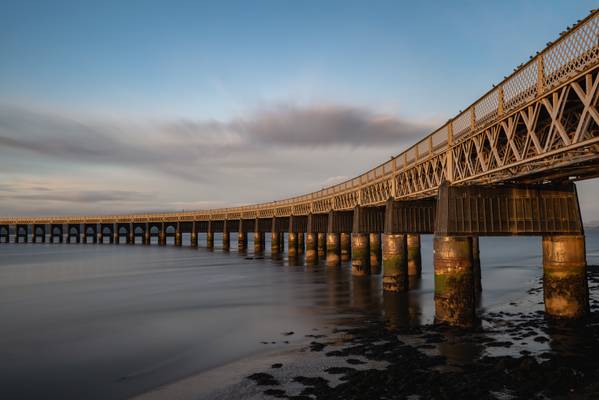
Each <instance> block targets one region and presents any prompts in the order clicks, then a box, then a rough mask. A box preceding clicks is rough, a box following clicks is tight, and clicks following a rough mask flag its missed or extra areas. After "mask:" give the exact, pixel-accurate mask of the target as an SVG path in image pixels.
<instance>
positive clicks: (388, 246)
mask: <svg viewBox="0 0 599 400" xmlns="http://www.w3.org/2000/svg"><path fill="white" fill-rule="evenodd" d="M407 247H408V244H407V238H406V235H404V234H397V233H388V234H384V235H383V290H384V291H386V292H405V291H407V290H408V288H409V281H408V251H407Z"/></svg>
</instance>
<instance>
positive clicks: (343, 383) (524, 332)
mask: <svg viewBox="0 0 599 400" xmlns="http://www.w3.org/2000/svg"><path fill="white" fill-rule="evenodd" d="M589 287H590V292H591V314H590V316H589V317H588V319H587V320H586V321H584V322H579V323H565V322H563V321H555V320H548V319H546V318H545V316H544V313H543V312H542V311H539V310H536V311H533V312H528V313H523V312H518V311H517V310H518V308H519V307H518V304H510V305H511V306H513V309H514V310H515V311H498V312H483V313H482V314H481V315H480V325H479V327H478V328H477V329H476V330H474V331H463V330H459V329H454V328H449V327H446V326H440V325H424V326H413V327H410V326H408V327H405V326H404V327H400V326H396V325H397V324H396V323H394V321H392V320H389V319H388V318H385V319H377V318H375V319H372V320H370V321H368V322H367V323H366V324H364V323H361V324H360V326H356V327H351V326H350V327H346V328H337V329H336V330H335V331H334V333H333V334H331V335H327V336H324V337H323V336H319V335H315V336H316V337H315V338H314V340H313V341H312V342H311V343H310V345H309V346H308V347H306V349H305V351H307V352H311V353H313V354H314V355H315V356H318V357H324V358H326V359H329V360H333V359H334V360H335V363H334V364H335V366H332V367H331V366H329V367H326V363H325V366H324V367H323V368H322V370H320V371H318V370H314V369H313V370H311V371H308V372H307V373H306V374H304V375H302V374H295V375H293V376H291V375H284V374H283V375H281V374H280V373H279V371H280V370H281V368H284V365H283V364H281V363H278V364H273V365H272V366H271V367H270V368H269V369H267V370H263V371H259V372H256V373H254V374H251V375H249V376H248V377H247V379H248V380H249V381H250V382H252V385H255V389H256V388H259V389H260V390H261V393H262V396H263V397H266V398H284V399H294V400H308V399H317V400H324V399H344V400H345V399H448V400H449V399H452V400H453V399H599V301H598V296H597V293H596V292H597V288H598V287H599V267H590V268H589ZM535 296H536V298H539V297H540V296H542V293H541V286H540V284H539V286H538V287H536V288H534V289H532V290H531V292H530V293H529V297H532V298H535ZM340 338H341V339H340ZM371 363H374V364H376V365H377V367H376V368H371V367H369V365H370V364H371ZM381 365H382V366H383V367H380V366H381ZM298 386H299V389H298ZM289 388H292V389H293V390H290V389H289Z"/></svg>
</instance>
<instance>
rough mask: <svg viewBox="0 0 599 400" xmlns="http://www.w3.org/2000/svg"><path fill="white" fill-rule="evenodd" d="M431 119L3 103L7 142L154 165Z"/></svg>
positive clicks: (397, 133) (329, 141) (364, 138)
mask: <svg viewBox="0 0 599 400" xmlns="http://www.w3.org/2000/svg"><path fill="white" fill-rule="evenodd" d="M429 130H431V127H429V126H425V125H419V124H415V123H412V122H408V121H405V120H402V119H399V118H396V117H391V116H385V115H377V114H375V113H373V112H371V111H369V110H365V109H360V108H357V107H344V106H322V107H295V106H274V107H272V108H270V109H262V110H259V111H256V112H255V113H253V114H252V115H249V116H246V117H240V118H235V119H232V120H231V121H225V122H221V121H193V120H175V121H159V122H150V121H134V122H131V121H124V120H121V121H118V120H117V121H111V122H107V121H98V120H97V119H93V118H91V117H86V116H78V117H72V116H67V115H61V114H58V113H45V112H39V111H33V110H28V109H24V108H18V107H11V106H0V148H11V149H13V150H19V151H27V152H31V153H36V154H38V155H43V156H46V157H51V158H58V159H61V160H74V161H78V162H85V163H108V164H112V163H117V164H121V165H153V166H155V167H157V168H159V169H162V170H164V171H165V172H169V171H172V172H174V173H175V172H176V173H177V174H180V173H181V171H180V169H179V168H174V165H173V164H181V163H196V162H197V161H198V160H199V159H206V158H208V159H215V158H217V157H221V156H229V155H236V154H239V153H243V152H244V151H247V150H248V148H252V149H256V148H257V147H260V146H274V147H290V146H294V147H331V146H351V147H355V146H363V147H375V146H386V145H391V144H399V143H401V142H405V141H415V140H416V139H417V138H418V137H420V136H422V135H424V134H425V133H426V132H427V131H429Z"/></svg>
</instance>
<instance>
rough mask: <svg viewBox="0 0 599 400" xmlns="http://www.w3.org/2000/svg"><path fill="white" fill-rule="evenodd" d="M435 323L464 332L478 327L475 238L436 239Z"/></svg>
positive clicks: (437, 236) (438, 236)
mask: <svg viewBox="0 0 599 400" xmlns="http://www.w3.org/2000/svg"><path fill="white" fill-rule="evenodd" d="M434 268H435V321H436V322H439V323H447V324H449V325H453V326H460V327H464V328H470V327H473V326H474V324H475V301H474V300H475V297H474V270H473V262H472V238H471V237H469V236H447V235H436V236H435V238H434Z"/></svg>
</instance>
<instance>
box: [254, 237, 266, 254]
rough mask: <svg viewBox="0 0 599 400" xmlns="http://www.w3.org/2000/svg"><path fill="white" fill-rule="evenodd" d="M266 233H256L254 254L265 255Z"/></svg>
mask: <svg viewBox="0 0 599 400" xmlns="http://www.w3.org/2000/svg"><path fill="white" fill-rule="evenodd" d="M264 241H265V238H264V232H254V254H261V253H264Z"/></svg>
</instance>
